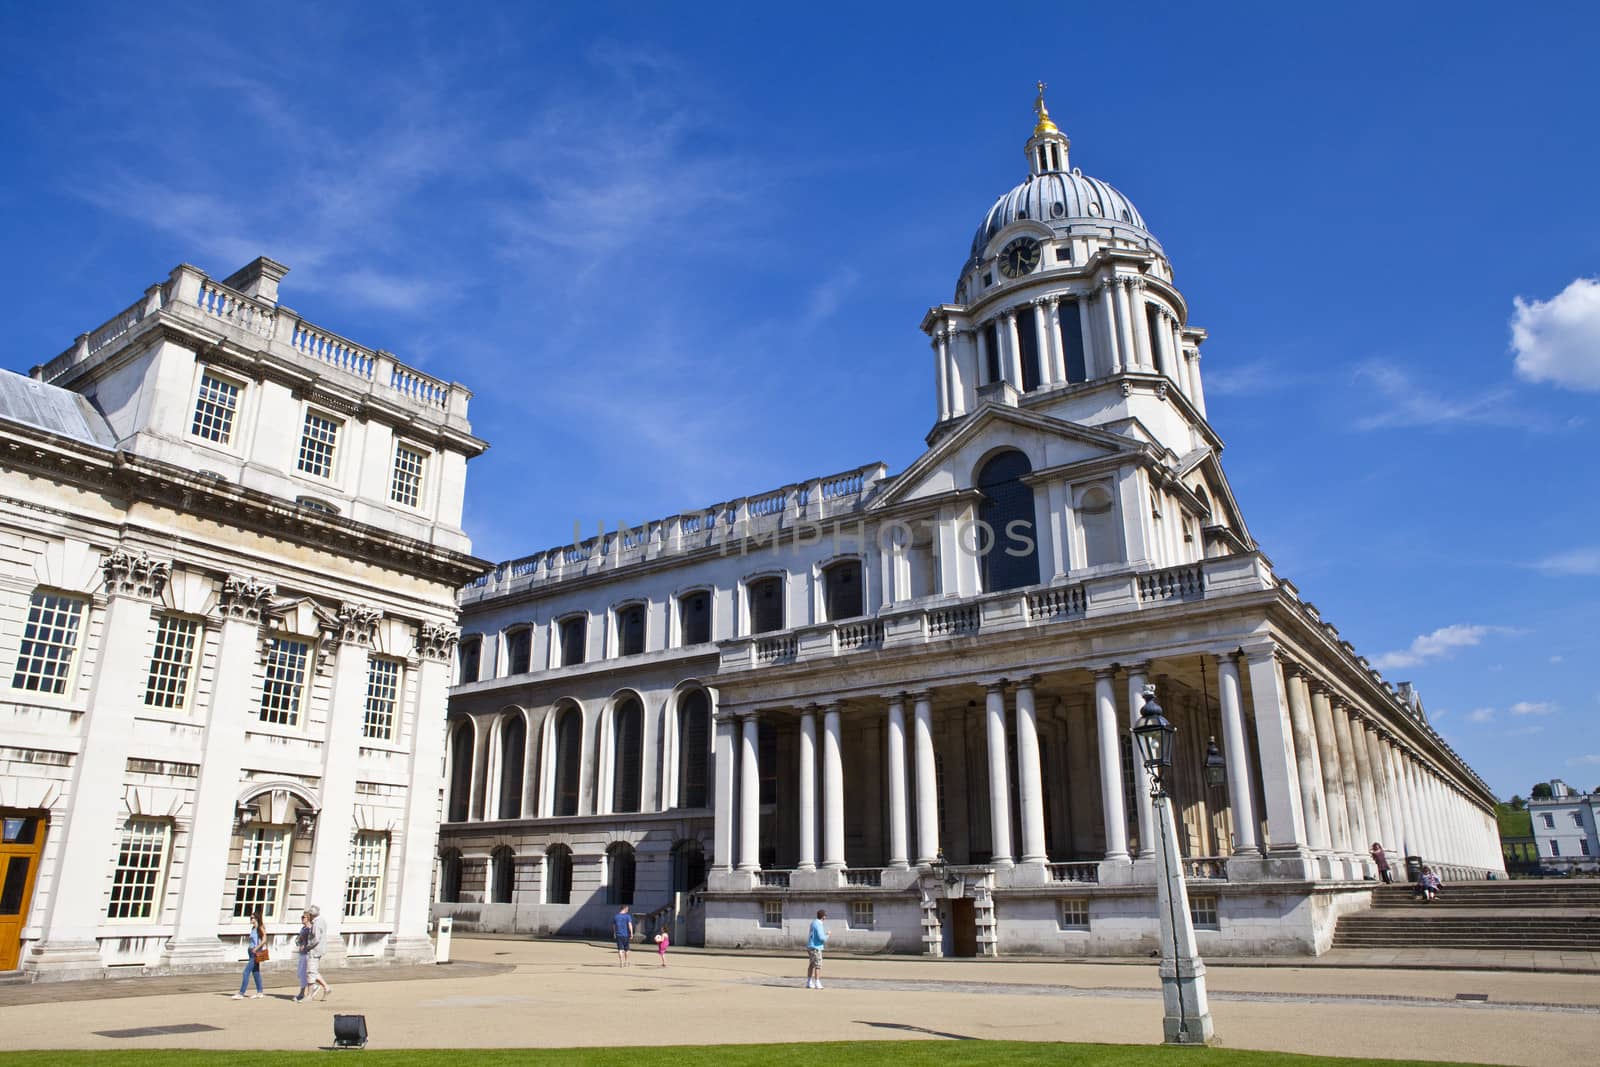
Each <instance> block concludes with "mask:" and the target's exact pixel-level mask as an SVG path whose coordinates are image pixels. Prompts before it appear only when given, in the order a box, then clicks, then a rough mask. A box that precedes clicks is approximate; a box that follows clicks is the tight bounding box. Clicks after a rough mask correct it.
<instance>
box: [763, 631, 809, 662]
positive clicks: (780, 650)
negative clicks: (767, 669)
mask: <svg viewBox="0 0 1600 1067" xmlns="http://www.w3.org/2000/svg"><path fill="white" fill-rule="evenodd" d="M798 648H799V643H798V642H797V641H796V640H795V639H794V638H793V637H762V638H758V639H757V641H756V663H758V664H764V663H779V662H783V661H786V660H792V659H794V657H795V652H796V651H797V650H798Z"/></svg>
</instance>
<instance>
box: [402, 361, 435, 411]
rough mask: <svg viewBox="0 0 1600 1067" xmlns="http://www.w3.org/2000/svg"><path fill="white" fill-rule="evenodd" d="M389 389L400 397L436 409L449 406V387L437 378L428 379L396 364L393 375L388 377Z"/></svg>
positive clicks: (418, 372) (417, 372) (419, 373)
mask: <svg viewBox="0 0 1600 1067" xmlns="http://www.w3.org/2000/svg"><path fill="white" fill-rule="evenodd" d="M389 387H390V388H391V389H393V390H394V391H395V392H397V393H399V394H400V395H401V396H407V397H410V398H411V399H412V400H415V401H417V402H418V403H422V404H428V405H431V406H433V407H436V408H444V407H449V406H450V387H449V386H448V385H446V384H444V383H443V382H441V381H440V380H439V379H437V378H430V377H429V376H428V375H426V374H423V373H422V372H421V371H415V370H412V369H411V368H410V367H402V366H401V365H400V364H398V363H396V364H395V365H394V373H393V374H392V375H390V377H389Z"/></svg>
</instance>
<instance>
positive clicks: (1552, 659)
mask: <svg viewBox="0 0 1600 1067" xmlns="http://www.w3.org/2000/svg"><path fill="white" fill-rule="evenodd" d="M1561 660H1562V657H1561V656H1551V657H1550V662H1551V663H1560V662H1561Z"/></svg>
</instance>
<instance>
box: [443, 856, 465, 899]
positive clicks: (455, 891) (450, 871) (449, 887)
mask: <svg viewBox="0 0 1600 1067" xmlns="http://www.w3.org/2000/svg"><path fill="white" fill-rule="evenodd" d="M439 899H440V900H441V901H443V902H444V903H446V904H454V903H456V902H457V901H459V900H460V899H461V853H459V852H449V853H446V854H445V855H444V856H442V857H440V859H439Z"/></svg>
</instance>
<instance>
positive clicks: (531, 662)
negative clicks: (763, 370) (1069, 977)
mask: <svg viewBox="0 0 1600 1067" xmlns="http://www.w3.org/2000/svg"><path fill="white" fill-rule="evenodd" d="M1067 151H1068V141H1067V138H1066V136H1065V135H1064V134H1063V133H1062V132H1061V131H1060V130H1059V129H1057V127H1056V126H1055V124H1054V123H1053V122H1052V121H1051V120H1050V118H1049V115H1048V114H1047V113H1046V112H1045V109H1044V106H1043V100H1042V97H1041V99H1040V101H1039V103H1038V121H1037V125H1036V126H1035V128H1034V131H1033V135H1032V136H1031V137H1030V138H1029V139H1028V141H1027V144H1026V146H1025V158H1026V161H1027V168H1028V169H1027V175H1026V177H1025V178H1024V179H1023V180H1022V181H1021V182H1020V183H1018V184H1017V185H1016V186H1015V187H1014V188H1012V189H1010V190H1009V191H1007V192H1006V193H1004V194H1003V195H1002V196H1001V197H1000V198H999V199H998V200H996V201H995V202H994V204H993V205H992V206H990V207H989V208H988V210H987V211H985V212H984V214H983V215H982V218H981V221H980V223H979V225H978V229H977V232H976V234H975V235H974V236H973V238H972V241H971V244H970V247H969V250H968V255H967V257H966V260H965V262H964V264H963V265H962V266H961V268H960V270H959V271H958V273H957V275H956V277H954V278H953V279H952V300H951V301H950V302H947V303H940V304H938V305H936V306H934V307H932V308H931V309H929V311H928V312H927V314H926V316H925V317H924V319H923V322H922V328H923V330H924V331H925V332H926V334H927V335H928V337H929V339H930V340H931V342H932V347H933V352H932V358H931V363H932V370H933V371H934V374H933V376H932V377H933V382H932V384H933V389H932V392H933V398H934V404H933V408H934V413H935V418H934V422H933V425H932V428H931V429H930V431H929V433H928V435H927V438H926V446H927V450H926V451H925V452H923V453H922V455H921V456H919V457H918V458H917V459H916V460H915V461H914V462H913V463H912V464H911V465H910V466H909V467H908V468H907V469H905V470H903V471H900V472H898V473H894V474H891V473H890V472H889V471H888V470H887V469H886V468H885V467H884V466H883V465H882V464H876V463H869V464H866V465H863V466H860V467H857V468H855V469H853V470H847V471H842V472H839V473H836V474H831V475H826V476H823V477H807V478H798V479H796V480H795V481H794V482H793V483H791V484H788V485H782V486H776V487H773V488H772V489H770V490H768V491H766V492H761V493H757V494H753V495H750V496H745V497H739V498H737V499H733V500H729V501H725V502H721V503H717V504H714V505H711V506H709V507H696V508H694V509H692V510H689V511H686V512H683V513H681V514H677V515H670V516H666V517H664V518H660V519H656V520H653V521H649V522H642V523H640V524H639V525H638V526H637V527H628V528H625V529H622V530H615V529H611V530H606V531H604V532H600V533H598V534H596V535H595V536H592V537H589V538H587V539H585V540H583V541H581V542H579V543H575V544H571V545H566V546H560V547H556V548H551V549H548V550H546V551H540V552H535V553H532V554H529V555H527V556H524V557H522V558H520V559H516V560H511V561H509V562H507V563H504V564H502V565H500V566H499V567H498V568H496V570H495V571H494V572H493V574H491V575H489V576H487V577H485V578H484V579H483V580H481V581H480V582H477V583H474V584H473V585H472V586H470V587H469V588H467V589H466V590H464V593H463V597H462V609H463V616H462V619H463V621H462V626H463V638H462V641H461V644H460V647H459V654H460V661H461V663H460V675H459V677H458V684H457V686H456V688H455V689H454V691H453V693H452V696H451V727H450V735H449V746H450V756H449V778H450V783H449V800H448V806H447V810H446V822H445V826H444V828H443V830H442V832H441V849H442V853H441V877H440V883H439V885H440V903H439V905H438V909H439V911H440V912H441V913H443V914H450V915H454V916H455V917H456V918H457V920H458V921H459V922H461V923H463V924H466V925H468V927H469V928H472V927H476V928H482V929H496V930H523V931H532V932H551V933H572V934H580V933H598V932H601V931H602V930H603V929H604V927H605V921H606V917H607V915H608V914H609V913H610V912H611V911H613V910H614V909H615V908H616V907H617V906H618V905H620V904H623V903H629V904H632V905H633V908H634V911H635V913H636V914H643V915H645V916H653V914H654V913H662V914H663V916H664V913H665V911H666V909H668V908H669V907H673V908H676V910H677V915H678V918H679V919H680V920H682V921H683V924H684V925H683V929H684V930H685V931H686V932H687V933H688V934H689V936H691V937H696V938H699V937H703V939H704V941H705V942H706V943H707V944H714V945H735V944H742V945H746V946H751V945H762V946H768V947H780V946H782V947H788V946H794V945H797V944H799V943H800V940H801V939H802V938H803V937H804V934H805V930H806V923H807V921H808V920H809V918H810V916H811V915H812V914H813V913H814V912H815V911H816V909H817V908H818V907H819V906H827V907H828V908H829V910H830V913H831V915H832V916H834V917H836V922H837V924H838V926H837V927H836V931H837V932H836V934H835V938H834V940H833V941H831V942H830V944H835V945H839V946H841V947H846V948H851V949H858V950H868V951H870V950H894V951H900V952H926V953H929V954H933V955H938V954H944V953H953V954H957V955H971V954H984V955H993V954H997V953H1023V952H1044V953H1053V954H1068V955H1087V954H1096V953H1100V954H1107V953H1130V952H1145V951H1148V950H1149V949H1151V948H1153V947H1154V946H1155V944H1156V930H1157V923H1156V912H1155V892H1154V879H1155V874H1156V863H1155V860H1154V855H1155V848H1156V840H1155V833H1156V829H1155V827H1156V823H1155V822H1154V821H1153V820H1152V817H1151V811H1152V809H1151V803H1150V799H1149V794H1148V788H1147V782H1146V775H1145V772H1144V769H1143V767H1142V765H1141V764H1140V763H1139V761H1138V760H1137V759H1136V758H1135V756H1134V752H1133V748H1132V745H1131V738H1130V735H1129V726H1130V725H1131V723H1132V722H1134V721H1136V720H1137V719H1138V718H1139V715H1140V708H1141V706H1142V697H1141V692H1142V690H1143V688H1144V686H1145V685H1146V684H1147V683H1148V684H1152V685H1154V686H1155V687H1156V691H1157V694H1158V696H1159V700H1160V702H1161V704H1162V705H1163V706H1164V708H1165V709H1166V713H1167V715H1168V716H1169V717H1171V718H1172V719H1173V720H1174V721H1175V722H1176V724H1177V726H1178V728H1179V730H1180V733H1179V735H1178V739H1179V744H1180V745H1181V752H1180V753H1179V756H1178V762H1177V766H1176V768H1175V770H1174V773H1173V775H1172V778H1173V782H1172V788H1173V791H1174V793H1175V797H1176V803H1177V809H1178V826H1179V833H1180V835H1181V837H1182V840H1181V842H1180V849H1181V851H1182V853H1183V855H1184V857H1185V863H1186V868H1187V870H1188V873H1189V874H1190V876H1191V878H1192V879H1193V880H1192V882H1191V887H1190V892H1191V894H1192V897H1191V901H1192V904H1193V906H1194V909H1195V912H1196V919H1197V924H1198V925H1199V926H1200V927H1201V934H1200V937H1201V946H1202V948H1203V949H1204V950H1205V951H1206V952H1208V953H1209V952H1224V953H1226V952H1234V953H1261V952H1300V953H1304V952H1317V951H1321V950H1322V949H1323V948H1325V947H1327V945H1328V943H1329V941H1330V939H1331V936H1332V930H1333V924H1334V922H1335V921H1336V920H1337V918H1338V916H1339V915H1340V914H1341V913H1342V912H1345V911H1348V910H1351V909H1354V908H1359V907H1362V906H1364V905H1365V903H1366V901H1367V900H1368V899H1370V889H1371V885H1372V882H1371V879H1372V878H1373V877H1374V875H1375V871H1374V869H1373V865H1372V861H1371V860H1370V859H1369V856H1368V850H1369V847H1370V846H1371V845H1372V843H1373V842H1382V843H1383V844H1384V845H1385V846H1386V848H1387V849H1388V855H1389V858H1390V862H1391V863H1394V864H1397V865H1398V864H1399V863H1400V862H1401V861H1402V859H1403V857H1404V856H1405V855H1407V854H1414V855H1420V856H1422V857H1423V858H1424V859H1425V860H1427V861H1428V862H1429V863H1431V864H1435V865H1438V866H1439V867H1441V868H1443V869H1444V870H1445V872H1446V876H1447V877H1451V878H1471V877H1482V876H1483V875H1485V874H1486V873H1489V872H1496V873H1499V872H1502V871H1503V870H1504V867H1503V865H1502V860H1501V854H1500V846H1499V842H1498V835H1497V831H1496V828H1495V823H1494V815H1493V811H1494V796H1493V794H1492V792H1491V791H1490V789H1489V788H1488V786H1487V785H1485V783H1484V782H1483V781H1482V780H1481V779H1480V778H1479V777H1478V776H1477V775H1476V774H1475V773H1473V771H1472V769H1471V768H1470V767H1468V766H1467V765H1466V764H1465V763H1464V762H1463V761H1462V760H1461V758H1460V757H1459V756H1458V755H1457V754H1456V753H1455V752H1454V751H1452V750H1451V748H1450V747H1449V746H1448V745H1447V744H1446V743H1445V742H1444V741H1443V740H1442V739H1441V738H1440V737H1439V735H1438V734H1437V733H1436V732H1435V731H1434V730H1433V729H1432V727H1431V726H1429V724H1428V722H1427V719H1426V717H1425V715H1424V714H1423V712H1422V704H1421V700H1420V698H1419V697H1418V696H1417V694H1416V692H1415V690H1413V689H1408V690H1407V691H1406V692H1405V693H1404V694H1403V695H1402V694H1400V693H1397V692H1396V691H1395V690H1394V689H1392V688H1391V687H1390V686H1389V685H1387V684H1386V683H1385V682H1384V680H1383V679H1382V678H1381V677H1380V676H1379V675H1378V673H1377V672H1376V671H1375V670H1373V669H1372V667H1371V665H1370V664H1369V663H1368V662H1367V660H1366V659H1364V658H1362V657H1361V656H1359V655H1358V654H1357V653H1356V651H1355V649H1354V648H1352V647H1351V645H1350V644H1349V643H1348V642H1347V641H1345V640H1344V639H1343V638H1342V637H1341V636H1340V634H1339V632H1338V631H1337V630H1336V629H1334V627H1333V626H1331V625H1330V624H1329V623H1327V622H1326V621H1324V620H1323V619H1322V617H1321V615H1320V614H1319V613H1318V612H1317V610H1316V608H1315V607H1314V606H1313V605H1311V604H1310V603H1307V602H1306V601H1305V600H1303V599H1302V598H1301V597H1300V595H1299V594H1298V593H1297V591H1296V590H1295V588H1294V586H1293V585H1292V584H1291V583H1290V582H1289V581H1288V580H1287V579H1285V578H1283V577H1282V576H1280V575H1279V574H1277V573H1276V572H1275V570H1274V569H1273V566H1272V564H1271V562H1270V561H1269V560H1268V559H1267V557H1266V555H1265V554H1264V553H1263V552H1262V550H1261V549H1260V547H1259V546H1258V545H1257V544H1256V542H1255V540H1254V538H1253V537H1252V536H1251V533H1250V530H1249V528H1248V526H1247V525H1246V523H1245V519H1244V512H1243V509H1242V507H1241V505H1240V503H1239V502H1238V501H1236V500H1235V497H1234V493H1233V489H1232V486H1231V485H1230V483H1229V480H1228V478H1227V477H1226V475H1225V474H1224V472H1223V468H1222V465H1221V458H1220V457H1221V451H1222V441H1221V438H1220V437H1219V436H1218V433H1217V431H1216V430H1215V429H1213V427H1212V426H1211V424H1210V422H1209V421H1208V418H1207V414H1206V400H1205V391H1204V388H1203V385H1202V375H1201V371H1200V345H1201V342H1202V341H1204V339H1205V337H1206V334H1205V331H1203V330H1201V329H1198V328H1196V327H1195V326H1194V325H1193V324H1192V323H1191V322H1190V320H1189V309H1188V305H1187V302H1186V301H1185V299H1184V297H1183V294H1182V293H1181V292H1180V290H1179V289H1178V288H1177V285H1176V282H1175V279H1174V274H1173V269H1172V264H1171V262H1170V261H1169V260H1168V258H1167V254H1166V252H1165V250H1164V249H1163V247H1162V245H1161V244H1160V242H1159V241H1158V240H1157V239H1156V237H1155V235H1154V234H1153V233H1152V232H1151V230H1150V229H1149V228H1148V227H1147V225H1146V223H1145V220H1144V218H1143V216H1142V215H1141V214H1140V213H1139V211H1138V210H1137V209H1136V208H1135V207H1134V205H1133V204H1132V202H1131V201H1130V200H1129V199H1128V198H1127V197H1126V196H1124V195H1123V194H1122V193H1120V192H1118V191H1117V190H1116V189H1114V188H1113V187H1112V186H1110V185H1109V184H1107V183H1106V182H1104V181H1101V180H1099V179H1096V178H1091V177H1088V176H1086V175H1084V174H1083V173H1082V172H1081V171H1080V170H1078V169H1076V168H1073V167H1071V166H1070V165H1069V164H1068V159H1067ZM891 258H892V257H891ZM848 387H849V386H848V383H845V382H841V383H839V388H848ZM771 422H772V428H773V432H774V433H787V434H788V436H789V438H790V440H791V441H793V442H795V446H794V447H795V449H796V451H797V452H799V451H803V443H804V441H805V435H806V432H807V429H806V422H805V418H804V413H802V412H786V411H783V410H774V411H773V412H771ZM728 447H729V448H737V447H738V442H737V441H731V440H730V441H729V442H728ZM1304 488H1305V487H1303V486H1298V485H1290V486H1285V487H1284V491H1285V492H1291V493H1292V492H1301V491H1304ZM617 511H618V512H619V513H622V514H625V513H626V511H627V508H626V506H625V505H624V504H621V503H619V506H618V508H617ZM608 517H609V516H608ZM1213 738H1214V739H1215V741H1216V743H1217V750H1218V756H1219V757H1220V758H1221V759H1222V760H1223V761H1224V762H1225V765H1226V767H1225V771H1226V780H1225V782H1224V783H1223V784H1221V785H1210V784H1208V782H1207V778H1206V775H1205V765H1206V762H1207V753H1208V739H1213Z"/></svg>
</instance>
